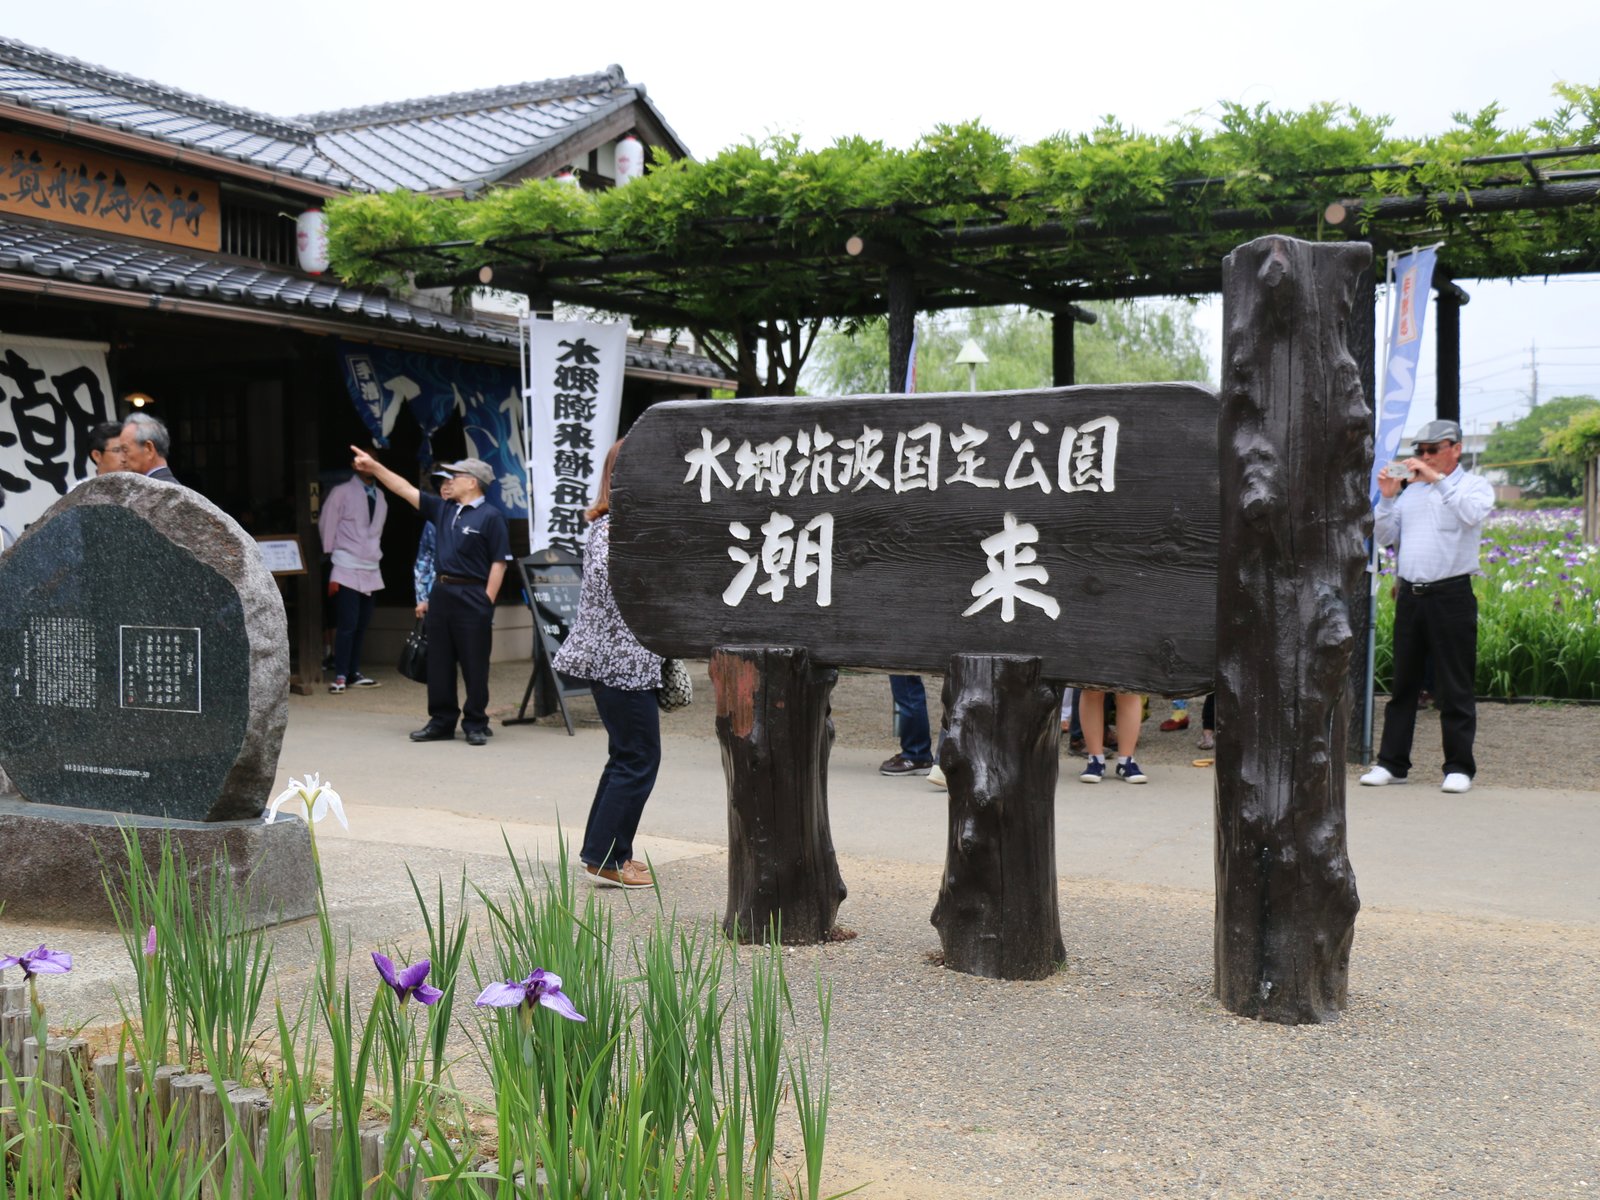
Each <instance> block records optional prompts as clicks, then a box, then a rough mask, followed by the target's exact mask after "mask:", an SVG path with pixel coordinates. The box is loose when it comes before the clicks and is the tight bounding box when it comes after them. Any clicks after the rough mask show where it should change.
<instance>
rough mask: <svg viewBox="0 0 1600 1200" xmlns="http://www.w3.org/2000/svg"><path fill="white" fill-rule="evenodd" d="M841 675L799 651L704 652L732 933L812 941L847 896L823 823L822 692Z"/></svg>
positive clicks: (822, 934) (829, 734) (826, 725)
mask: <svg viewBox="0 0 1600 1200" xmlns="http://www.w3.org/2000/svg"><path fill="white" fill-rule="evenodd" d="M838 678H839V673H838V671H836V670H834V669H833V668H831V667H819V666H815V665H813V664H812V662H811V658H810V656H809V655H808V654H807V653H806V651H805V650H803V649H798V648H795V647H780V646H719V647H717V648H716V650H715V651H714V652H713V654H712V657H711V683H712V686H713V688H714V689H715V691H716V698H717V740H718V742H720V743H721V745H722V767H723V771H724V773H725V774H726V776H727V782H728V911H727V914H726V916H725V917H724V918H723V923H722V927H723V929H724V931H726V932H727V934H728V936H730V937H737V938H739V939H740V940H742V941H747V942H748V941H752V940H755V941H760V940H761V939H763V938H765V937H766V935H767V930H768V927H769V926H776V927H777V928H778V929H779V931H780V934H781V937H782V939H783V940H784V941H785V942H789V943H796V944H798V943H805V942H819V941H822V940H824V939H825V938H826V937H827V935H828V933H829V931H830V930H832V929H833V926H834V918H835V917H836V916H837V915H838V912H839V904H840V902H841V901H843V900H844V898H845V886H844V879H843V877H842V876H841V875H840V874H839V862H838V858H837V856H836V855H835V854H834V850H833V831H832V829H831V827H830V826H829V824H828V754H829V752H830V750H831V749H832V747H833V720H832V717H831V715H830V714H831V712H832V709H831V706H830V704H829V698H830V696H831V695H832V693H833V685H834V683H835V682H837V680H838Z"/></svg>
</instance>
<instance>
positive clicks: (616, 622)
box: [554, 441, 661, 888]
mask: <svg viewBox="0 0 1600 1200" xmlns="http://www.w3.org/2000/svg"><path fill="white" fill-rule="evenodd" d="M621 448H622V443H621V442H620V441H619V442H617V443H616V444H615V445H613V446H612V447H611V450H610V452H609V453H608V454H607V455H606V464H605V469H604V470H603V471H602V472H601V475H600V495H599V497H598V498H597V499H596V500H595V503H594V507H593V508H591V509H589V511H588V512H586V513H585V514H584V516H586V517H587V518H588V519H589V520H590V522H592V524H590V526H589V540H588V543H587V545H586V546H585V548H584V553H583V589H582V590H581V591H580V592H579V593H578V615H577V617H576V618H574V620H573V622H572V632H571V633H569V634H568V635H567V640H566V642H565V643H564V644H563V645H562V647H561V649H560V650H559V651H557V653H556V656H555V660H554V662H555V668H556V670H558V671H561V672H562V673H564V674H567V675H572V676H575V677H577V678H579V679H586V680H588V681H589V687H590V690H591V691H592V692H593V694H594V705H595V708H597V709H598V710H599V712H600V720H601V721H602V722H603V723H604V724H605V727H606V733H607V734H608V735H609V737H610V746H609V749H610V757H609V758H608V759H607V760H606V768H605V770H604V771H602V772H601V774H600V786H599V787H598V788H597V789H596V790H595V794H594V803H593V804H592V805H590V807H589V822H588V824H587V825H586V826H585V828H584V831H583V850H582V851H581V852H580V855H579V857H581V858H582V859H583V867H584V871H585V873H586V874H587V875H588V876H589V879H590V881H591V882H593V883H595V884H597V885H599V886H601V887H623V888H647V887H653V886H655V880H654V878H652V877H651V874H650V868H649V867H647V866H646V865H645V864H644V863H642V862H638V861H636V860H635V859H634V857H633V835H634V831H635V830H637V829H638V828H639V818H640V816H641V815H642V814H643V813H644V805H645V801H647V800H648V799H650V789H651V788H653V787H654V786H655V782H656V771H657V769H658V768H659V767H660V766H661V710H660V708H658V707H657V705H656V689H657V688H659V687H660V686H661V656H660V655H657V654H651V653H650V651H648V650H646V649H645V648H644V647H643V646H641V645H640V644H639V639H638V638H636V637H634V636H633V631H632V630H630V629H629V628H628V626H627V625H626V624H625V623H624V622H623V620H622V614H621V613H620V612H618V611H617V598H616V596H614V595H613V594H612V591H611V564H610V558H611V516H610V512H611V467H612V465H613V464H614V463H615V462H616V461H617V451H618V450H620V449H621Z"/></svg>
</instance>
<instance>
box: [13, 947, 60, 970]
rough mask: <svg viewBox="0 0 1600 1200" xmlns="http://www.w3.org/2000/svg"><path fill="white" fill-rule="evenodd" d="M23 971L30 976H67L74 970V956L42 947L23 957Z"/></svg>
mask: <svg viewBox="0 0 1600 1200" xmlns="http://www.w3.org/2000/svg"><path fill="white" fill-rule="evenodd" d="M22 969H23V970H24V971H26V972H28V974H30V975H65V974H66V973H67V972H68V971H70V970H72V955H70V954H68V953H67V952H66V951H64V950H46V949H45V948H44V947H43V946H40V947H39V948H38V949H37V950H35V951H34V952H33V953H32V954H24V955H23V956H22Z"/></svg>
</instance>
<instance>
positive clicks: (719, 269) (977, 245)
mask: <svg viewBox="0 0 1600 1200" xmlns="http://www.w3.org/2000/svg"><path fill="white" fill-rule="evenodd" d="M686 169H689V168H686ZM1449 169H1450V172H1451V175H1450V177H1451V178H1452V179H1455V180H1460V181H1463V182H1462V183H1461V186H1452V187H1451V188H1449V189H1443V190H1441V189H1439V188H1437V187H1430V186H1428V180H1429V179H1430V177H1432V178H1437V177H1438V173H1437V172H1432V171H1430V164H1429V163H1428V162H1427V161H1419V160H1416V159H1413V160H1410V161H1405V162H1401V161H1388V162H1379V163H1366V164H1360V165H1354V166H1352V165H1341V164H1338V163H1332V164H1329V165H1326V166H1313V167H1306V168H1304V169H1300V170H1297V171H1294V172H1288V173H1280V174H1277V175H1273V176H1271V177H1266V176H1265V175H1264V176H1263V178H1262V180H1261V181H1259V182H1257V183H1255V184H1254V185H1253V186H1252V187H1250V188H1249V189H1247V194H1245V195H1244V198H1243V200H1242V201H1241V199H1240V196H1241V191H1240V189H1239V187H1238V186H1237V181H1235V180H1231V179H1228V178H1222V177H1206V178H1189V179H1178V180H1175V181H1172V182H1162V183H1161V185H1160V187H1159V190H1152V189H1149V188H1146V189H1145V190H1144V193H1143V194H1141V195H1137V196H1135V197H1133V198H1131V199H1130V198H1128V197H1118V198H1116V199H1115V200H1108V199H1105V198H1104V197H1102V198H1101V199H1100V200H1099V202H1096V199H1095V197H1094V196H1093V195H1092V194H1091V195H1087V196H1086V197H1078V198H1072V197H1063V196H1062V195H1061V194H1060V193H1059V192H1057V193H1054V194H1050V195H1046V194H1041V193H1038V192H1026V191H1012V192H982V191H972V192H969V193H966V194H962V195H959V196H956V197H954V198H952V195H951V194H950V193H949V192H948V191H946V192H944V193H942V194H940V195H939V196H938V197H937V198H936V199H928V200H923V201H910V200H893V201H891V202H888V203H884V204H880V205H868V206H861V205H855V206H845V207H839V208H823V207H818V208H809V209H808V208H797V207H796V206H795V205H794V204H793V203H789V204H788V205H787V206H782V207H780V206H777V205H774V206H773V210H772V211H770V212H769V211H760V205H759V204H755V205H751V204H746V205H743V206H742V207H743V208H744V209H745V210H746V211H742V212H738V213H730V212H728V211H726V210H727V206H726V205H716V204H712V205H707V206H706V211H703V212H701V211H691V212H689V213H687V214H682V215H679V216H678V217H677V218H676V220H675V223H674V225H673V227H672V230H671V237H670V239H666V238H663V239H660V244H659V245H657V246H654V247H648V248H640V247H638V246H628V245H623V244H619V243H618V241H617V239H616V237H615V236H614V235H608V232H607V231H605V230H601V229H597V228H570V227H569V228H563V227H560V226H559V224H558V223H543V224H541V223H540V222H539V220H538V219H537V218H533V219H530V220H529V221H527V222H526V223H525V224H524V226H523V227H517V225H516V222H515V221H512V222H510V231H509V232H500V233H496V234H493V235H492V236H486V237H482V236H480V237H478V238H475V239H452V240H440V241H433V242H426V243H412V244H402V245H394V244H387V245H378V246H372V245H371V244H370V241H371V237H370V234H369V237H368V244H367V245H366V246H364V247H361V246H360V242H359V239H357V240H356V241H355V242H354V243H353V244H354V245H356V246H357V247H358V250H357V253H356V254H354V255H353V256H352V255H351V254H348V253H347V256H346V259H345V264H344V265H345V267H346V270H347V273H349V264H351V263H352V262H357V261H359V262H360V264H361V265H360V271H361V272H364V273H365V274H366V275H367V276H368V277H369V278H370V277H372V276H373V274H374V273H376V272H388V273H389V274H391V275H398V274H400V273H402V272H404V273H406V274H408V275H409V276H410V277H411V278H412V279H414V280H415V282H416V283H418V284H420V285H423V286H432V287H440V286H448V287H473V286H479V285H483V284H492V285H493V286H494V287H497V288H504V289H508V290H512V291H516V292H521V293H525V294H526V295H528V296H529V297H530V298H531V300H532V302H533V304H534V307H535V309H536V310H540V309H546V308H548V307H549V306H550V305H551V304H552V303H554V302H562V303H566V304H572V305H577V306H582V307H585V308H589V309H594V310H599V311H603V312H610V313H618V314H628V315H630V316H632V317H634V318H637V319H639V320H640V321H642V322H647V323H649V324H650V325H652V326H655V327H666V328H678V329H686V330H689V331H691V332H693V333H694V334H695V335H696V336H697V337H699V338H700V340H701V343H702V345H703V347H704V348H705V349H706V351H707V352H708V353H709V354H710V355H711V356H712V357H713V358H714V359H717V360H718V361H720V362H721V363H722V364H723V365H724V366H725V367H726V368H727V369H728V370H729V371H730V373H732V374H734V375H735V377H736V379H737V381H738V385H737V386H738V388H739V394H741V395H759V394H775V393H792V392H793V389H794V384H795V381H796V379H797V377H798V373H799V367H800V364H801V363H802V362H803V361H804V358H805V355H806V353H807V352H808V351H809V349H810V344H811V340H812V339H813V338H814V337H815V335H816V332H817V330H818V328H819V327H820V325H821V324H822V323H823V322H824V321H829V320H832V321H843V322H849V321H853V320H861V319H864V318H870V317H875V316H885V315H886V316H887V317H888V326H889V338H890V363H891V372H890V388H891V389H892V390H900V389H901V388H903V386H904V378H903V375H904V370H905V362H906V357H907V352H908V350H909V347H910V342H911V335H912V328H913V322H914V319H915V315H916V314H917V313H918V312H929V311H937V310H943V309H953V308H974V307H983V306H995V305H1021V306H1025V307H1027V308H1030V309H1033V310H1037V311H1041V312H1047V313H1050V314H1052V315H1053V317H1054V328H1055V343H1054V372H1053V373H1054V377H1055V381H1056V382H1057V383H1058V384H1065V383H1071V382H1072V381H1073V375H1074V366H1073V338H1072V326H1073V324H1074V323H1075V322H1079V321H1084V322H1092V321H1093V320H1094V315H1093V313H1092V312H1089V311H1087V310H1086V309H1085V308H1083V307H1082V306H1083V304H1084V302H1086V301H1096V300H1107V299H1121V298H1129V297H1141V296H1194V295H1202V294H1209V293H1215V292H1217V291H1219V290H1220V282H1221V261H1222V258H1223V257H1224V256H1225V255H1226V254H1227V253H1228V252H1229V251H1230V250H1231V249H1233V247H1235V246H1236V245H1238V244H1240V243H1241V242H1245V241H1249V240H1251V239H1254V238H1256V237H1259V236H1262V235H1264V234H1269V233H1280V234H1288V235H1291V236H1294V237H1298V238H1302V239H1306V240H1311V241H1330V240H1332V241H1351V240H1363V241H1367V242H1370V243H1371V244H1372V246H1373V248H1374V251H1375V252H1376V253H1375V261H1376V262H1378V263H1379V264H1381V263H1382V261H1383V256H1384V254H1385V252H1387V251H1389V250H1391V249H1394V250H1404V249H1407V248H1410V247H1414V246H1419V245H1426V244H1430V243H1434V242H1439V243H1442V246H1441V249H1440V257H1439V263H1440V269H1439V271H1438V272H1437V274H1436V277H1435V288H1436V290H1437V293H1438V295H1439V298H1440V304H1439V306H1438V317H1437V323H1436V325H1435V329H1436V336H1437V338H1438V360H1439V398H1438V411H1439V414H1440V415H1441V416H1447V417H1458V416H1459V410H1460V322H1459V309H1460V306H1461V305H1462V304H1465V303H1466V302H1467V299H1468V297H1467V294H1466V293H1465V292H1464V291H1463V290H1462V289H1461V288H1460V287H1459V286H1458V285H1457V284H1456V283H1455V280H1458V279H1484V278H1514V277H1529V276H1550V275H1561V274H1568V273H1577V272H1590V271H1596V270H1600V209H1597V206H1596V201H1597V199H1600V144H1597V143H1594V142H1585V143H1584V144H1577V145H1560V146H1544V147H1541V148H1536V149H1526V150H1519V151H1515V152H1511V153H1497V154H1489V155H1480V156H1476V157H1462V158H1459V159H1456V160H1454V161H1452V162H1451V163H1450V164H1449ZM647 179H648V177H647ZM1466 181H1470V182H1466ZM539 186H545V187H555V186H559V185H539ZM638 186H639V185H638V184H634V185H630V187H638ZM371 199H373V198H362V200H363V201H365V200H371ZM479 203H482V202H481V201H480V202H479ZM752 209H754V210H755V211H751V210H752ZM334 219H335V222H336V226H337V223H338V221H339V220H340V216H339V213H338V210H337V207H336V208H335V216H334ZM500 228H501V229H505V228H507V223H505V222H502V224H501V226H500ZM1379 270H1380V271H1381V266H1380V267H1379ZM1374 282H1375V281H1374V280H1373V279H1369V280H1368V281H1367V283H1366V288H1367V290H1368V293H1369V295H1370V292H1371V288H1372V287H1373V286H1374ZM1370 311H1371V305H1370V304H1367V305H1364V306H1363V305H1361V304H1358V305H1357V313H1358V316H1357V318H1356V319H1357V320H1358V321H1359V320H1361V319H1362V317H1361V315H1360V314H1362V313H1369V312H1370ZM1353 333H1354V334H1355V335H1356V336H1355V337H1353V339H1352V340H1353V342H1354V343H1355V344H1356V346H1357V354H1358V357H1364V359H1365V361H1364V363H1363V366H1364V371H1365V374H1366V376H1367V390H1368V395H1369V397H1370V396H1371V391H1372V364H1371V346H1372V342H1373V338H1372V336H1371V333H1372V331H1371V330H1370V328H1368V329H1366V330H1364V331H1363V330H1361V329H1359V328H1358V329H1356V330H1353ZM1363 333H1364V334H1365V336H1364V337H1363V336H1361V335H1362V334H1363Z"/></svg>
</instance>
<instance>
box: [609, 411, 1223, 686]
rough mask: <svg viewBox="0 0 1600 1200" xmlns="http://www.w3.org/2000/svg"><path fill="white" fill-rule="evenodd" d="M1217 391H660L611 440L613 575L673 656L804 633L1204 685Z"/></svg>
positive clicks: (1050, 674)
mask: <svg viewBox="0 0 1600 1200" xmlns="http://www.w3.org/2000/svg"><path fill="white" fill-rule="evenodd" d="M1216 439H1217V399H1216V395H1215V393H1213V392H1211V391H1210V390H1209V389H1207V388H1203V387H1200V386H1198V385H1195V384H1128V385H1119V386H1111V387H1072V388H1055V389H1050V390H1047V391H1031V392H1000V393H986V394H983V395H981V396H980V395H971V394H958V395H917V396H854V397H850V398H848V399H838V400H762V401H759V402H750V401H679V402H675V403H669V404H658V405H656V406H654V407H653V408H650V409H649V410H647V411H646V412H645V414H644V415H643V416H642V417H641V418H640V419H639V421H638V423H637V424H635V426H634V427H633V429H632V431H631V432H630V433H629V434H628V438H627V441H626V443H625V444H624V446H623V449H622V452H621V455H620V456H619V458H618V460H617V466H616V474H615V478H614V481H613V485H612V501H611V503H612V511H613V513H614V514H615V517H614V520H613V530H612V535H611V538H612V540H611V555H612V565H611V578H612V582H613V585H614V587H615V589H616V591H617V598H618V603H619V604H620V605H621V606H622V612H623V616H624V617H625V618H626V619H627V621H628V624H629V626H630V627H631V628H633V629H634V630H636V631H637V632H638V633H639V634H640V636H641V637H642V638H644V640H645V642H646V644H647V645H649V646H650V648H651V649H653V650H655V651H657V652H658V653H661V654H667V655H672V656H675V657H685V656H695V657H703V656H706V655H709V654H710V653H711V651H712V650H713V648H715V647H717V646H726V645H739V644H760V645H770V644H773V641H774V637H775V636H776V637H777V638H778V639H779V640H780V641H781V643H782V644H784V645H795V646H804V647H805V648H806V650H807V651H808V652H809V653H810V655H811V657H812V658H813V659H814V660H815V661H818V662H825V663H828V664H829V665H832V666H841V667H876V668H882V669H886V670H897V671H908V672H915V671H930V672H943V671H945V670H946V668H947V667H948V666H949V663H950V656H951V655H952V654H954V653H969V654H1021V655H1027V656H1037V657H1038V658H1040V659H1041V661H1042V663H1043V676H1044V678H1046V679H1049V680H1052V681H1054V682H1062V683H1066V682H1070V683H1072V684H1075V685H1078V686H1088V687H1095V686H1100V687H1105V686H1122V687H1125V688H1130V689H1136V690H1140V691H1150V692H1160V693H1162V694H1164V695H1175V696H1184V695H1193V694H1197V693H1202V692H1205V691H1207V690H1208V689H1209V688H1210V686H1211V679H1212V672H1213V666H1214V662H1215V658H1216V647H1215V639H1214V634H1213V626H1212V622H1213V614H1214V612H1215V607H1216V603H1215V598H1216V574H1217V565H1216V564H1217V527H1218V518H1219V514H1218V508H1217V471H1216V446H1217V441H1216Z"/></svg>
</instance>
